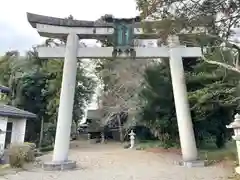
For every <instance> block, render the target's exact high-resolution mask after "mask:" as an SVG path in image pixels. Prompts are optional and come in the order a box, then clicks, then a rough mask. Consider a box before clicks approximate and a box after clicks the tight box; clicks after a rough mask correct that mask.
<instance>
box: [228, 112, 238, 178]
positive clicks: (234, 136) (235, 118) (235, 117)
mask: <svg viewBox="0 0 240 180" xmlns="http://www.w3.org/2000/svg"><path fill="white" fill-rule="evenodd" d="M226 127H227V128H231V129H233V130H234V135H233V136H232V138H233V139H234V140H235V141H236V146H237V153H238V167H236V168H235V170H236V172H237V173H238V174H240V166H239V164H240V163H239V162H240V115H239V114H236V115H235V116H234V121H233V122H232V123H230V124H229V125H227V126H226Z"/></svg>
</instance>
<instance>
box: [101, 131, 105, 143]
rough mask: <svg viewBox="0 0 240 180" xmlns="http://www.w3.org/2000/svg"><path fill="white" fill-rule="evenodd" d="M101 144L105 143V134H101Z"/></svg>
mask: <svg viewBox="0 0 240 180" xmlns="http://www.w3.org/2000/svg"><path fill="white" fill-rule="evenodd" d="M101 143H102V144H104V143H105V134H104V132H101Z"/></svg>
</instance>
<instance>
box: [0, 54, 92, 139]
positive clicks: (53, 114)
mask: <svg viewBox="0 0 240 180" xmlns="http://www.w3.org/2000/svg"><path fill="white" fill-rule="evenodd" d="M20 60H21V61H20ZM0 69H1V70H2V71H1V73H2V74H1V78H0V81H1V83H2V84H3V85H6V86H9V87H10V88H11V94H10V96H11V98H10V102H9V104H12V105H14V106H17V107H19V108H22V109H24V110H27V111H30V112H33V113H35V114H37V117H38V120H37V121H36V122H34V123H33V122H32V121H28V129H29V130H32V131H31V132H29V136H28V140H31V141H36V140H37V139H38V138H37V136H38V134H39V133H40V129H43V128H40V127H41V126H42V127H43V125H44V122H51V123H52V124H56V118H57V112H58V110H57V109H58V105H59V98H60V89H61V79H62V69H63V62H62V61H59V60H54V59H53V60H45V59H39V58H38V56H37V52H36V51H35V49H34V50H33V51H29V52H27V54H26V56H24V57H20V56H19V55H18V53H17V52H8V53H6V55H5V56H3V57H2V58H1V60H0ZM94 88H95V81H94V79H93V78H91V77H89V76H87V75H86V72H85V71H84V69H83V68H82V67H81V64H79V68H78V72H77V84H76V94H75V100H74V116H73V120H74V121H75V122H76V123H77V122H78V121H79V120H80V119H81V116H82V114H83V109H84V108H85V107H86V104H87V103H89V100H90V99H91V96H92V94H93V93H94ZM41 121H42V122H41ZM40 122H41V123H40ZM29 127H31V128H29ZM42 133H43V131H41V139H42Z"/></svg>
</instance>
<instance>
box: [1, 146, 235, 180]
mask: <svg viewBox="0 0 240 180" xmlns="http://www.w3.org/2000/svg"><path fill="white" fill-rule="evenodd" d="M71 147H72V148H71V150H70V155H69V159H71V160H76V161H77V164H78V168H77V169H75V170H72V171H62V172H46V171H43V170H42V169H40V168H34V169H32V170H28V171H22V172H19V173H17V174H11V175H6V176H2V177H0V180H6V179H8V180H99V179H100V180H227V179H228V177H229V175H230V174H231V170H230V169H228V168H226V167H222V166H220V165H218V166H211V167H204V168H185V167H181V166H179V165H177V164H176V161H179V160H180V159H181V157H180V156H179V155H178V154H173V153H169V152H164V153H153V152H146V151H137V150H130V149H123V146H122V145H120V144H116V143H114V144H112V143H110V144H89V143H87V142H79V141H78V142H74V143H72V144H71ZM42 160H43V161H47V160H51V154H49V155H45V156H43V157H42Z"/></svg>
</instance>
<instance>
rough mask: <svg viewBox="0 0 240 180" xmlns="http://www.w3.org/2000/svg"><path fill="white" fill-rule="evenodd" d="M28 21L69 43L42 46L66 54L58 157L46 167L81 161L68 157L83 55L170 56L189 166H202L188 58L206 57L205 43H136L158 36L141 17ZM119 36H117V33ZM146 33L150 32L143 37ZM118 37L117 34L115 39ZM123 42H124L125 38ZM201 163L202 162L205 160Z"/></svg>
mask: <svg viewBox="0 0 240 180" xmlns="http://www.w3.org/2000/svg"><path fill="white" fill-rule="evenodd" d="M27 17H28V21H29V23H30V24H31V25H32V27H33V28H35V29H36V30H37V31H38V33H39V35H40V36H43V37H48V38H60V39H64V40H66V46H64V47H63V46H59V47H38V49H37V50H38V54H39V57H40V58H64V68H63V77H62V88H61V95H60V104H59V110H58V120H57V131H56V138H55V146H54V152H53V159H52V161H51V162H46V163H44V168H45V169H55V170H59V169H69V168H74V167H76V162H75V161H71V160H69V159H68V152H69V142H70V131H71V123H72V111H73V99H74V91H75V83H76V72H77V58H91V59H94V58H96V59H99V58H103V59H104V58H108V59H109V58H115V57H117V58H122V59H131V58H136V59H142V58H143V59H152V58H163V57H165V58H166V57H167V58H169V61H170V62H169V63H170V70H171V78H172V86H173V93H174V100H175V107H176V114H177V122H178V128H179V135H180V143H181V149H182V159H183V165H186V166H195V165H199V161H198V152H197V148H196V142H195V137H194V131H193V125H192V119H191V115H190V109H189V103H188V99H187V90H186V83H185V77H184V69H183V62H182V58H183V57H200V56H202V53H201V49H200V48H199V47H183V46H180V45H179V40H178V37H177V36H171V37H169V46H168V47H151V48H149V47H134V46H133V43H132V40H134V38H135V39H137V38H138V39H141V38H142V37H143V38H142V39H146V38H151V39H152V37H153V36H155V37H156V35H153V34H149V35H146V34H143V30H142V28H141V26H140V23H139V19H138V18H133V19H114V18H112V17H107V18H105V22H104V23H103V22H97V21H95V22H94V21H79V20H73V19H60V18H54V17H48V16H42V15H36V14H31V13H27ZM114 35H115V36H114ZM142 35H144V36H142ZM114 37H115V38H117V39H112V38H114ZM103 38H109V39H111V40H113V41H114V40H115V41H114V42H115V44H114V46H113V47H84V46H81V44H80V43H79V40H80V39H103ZM120 41H121V42H120ZM200 164H201V163H200Z"/></svg>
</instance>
